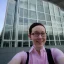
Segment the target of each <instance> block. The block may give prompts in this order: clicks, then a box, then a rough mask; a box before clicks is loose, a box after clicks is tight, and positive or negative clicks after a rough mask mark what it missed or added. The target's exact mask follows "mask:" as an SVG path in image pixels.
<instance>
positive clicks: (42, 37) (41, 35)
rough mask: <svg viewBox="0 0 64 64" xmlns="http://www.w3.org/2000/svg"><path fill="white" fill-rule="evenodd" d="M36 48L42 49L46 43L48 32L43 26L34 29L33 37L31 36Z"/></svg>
mask: <svg viewBox="0 0 64 64" xmlns="http://www.w3.org/2000/svg"><path fill="white" fill-rule="evenodd" d="M29 37H30V39H31V40H32V41H33V45H35V46H36V47H42V46H43V45H44V44H45V42H46V31H45V28H44V27H43V26H40V25H38V26H35V27H34V28H32V32H31V35H30V36H29Z"/></svg>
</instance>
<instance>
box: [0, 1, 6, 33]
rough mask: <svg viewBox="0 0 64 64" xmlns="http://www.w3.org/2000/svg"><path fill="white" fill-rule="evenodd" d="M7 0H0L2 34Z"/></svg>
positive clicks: (0, 27)
mask: <svg viewBox="0 0 64 64" xmlns="http://www.w3.org/2000/svg"><path fill="white" fill-rule="evenodd" d="M6 5H7V0H0V34H1V31H2V28H3V25H4V19H5V12H6Z"/></svg>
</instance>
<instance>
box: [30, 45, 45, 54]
mask: <svg viewBox="0 0 64 64" xmlns="http://www.w3.org/2000/svg"><path fill="white" fill-rule="evenodd" d="M34 49H35V48H34V46H32V47H31V49H30V50H29V53H31V52H33V51H34ZM40 51H45V47H44V46H43V47H42V49H41V50H40Z"/></svg>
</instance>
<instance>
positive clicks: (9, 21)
mask: <svg viewBox="0 0 64 64" xmlns="http://www.w3.org/2000/svg"><path fill="white" fill-rule="evenodd" d="M11 18H12V15H10V14H7V17H6V24H9V25H12V19H11Z"/></svg>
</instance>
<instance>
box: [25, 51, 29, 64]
mask: <svg viewBox="0 0 64 64" xmlns="http://www.w3.org/2000/svg"><path fill="white" fill-rule="evenodd" d="M26 53H27V60H26V64H28V62H29V52H26Z"/></svg>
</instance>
